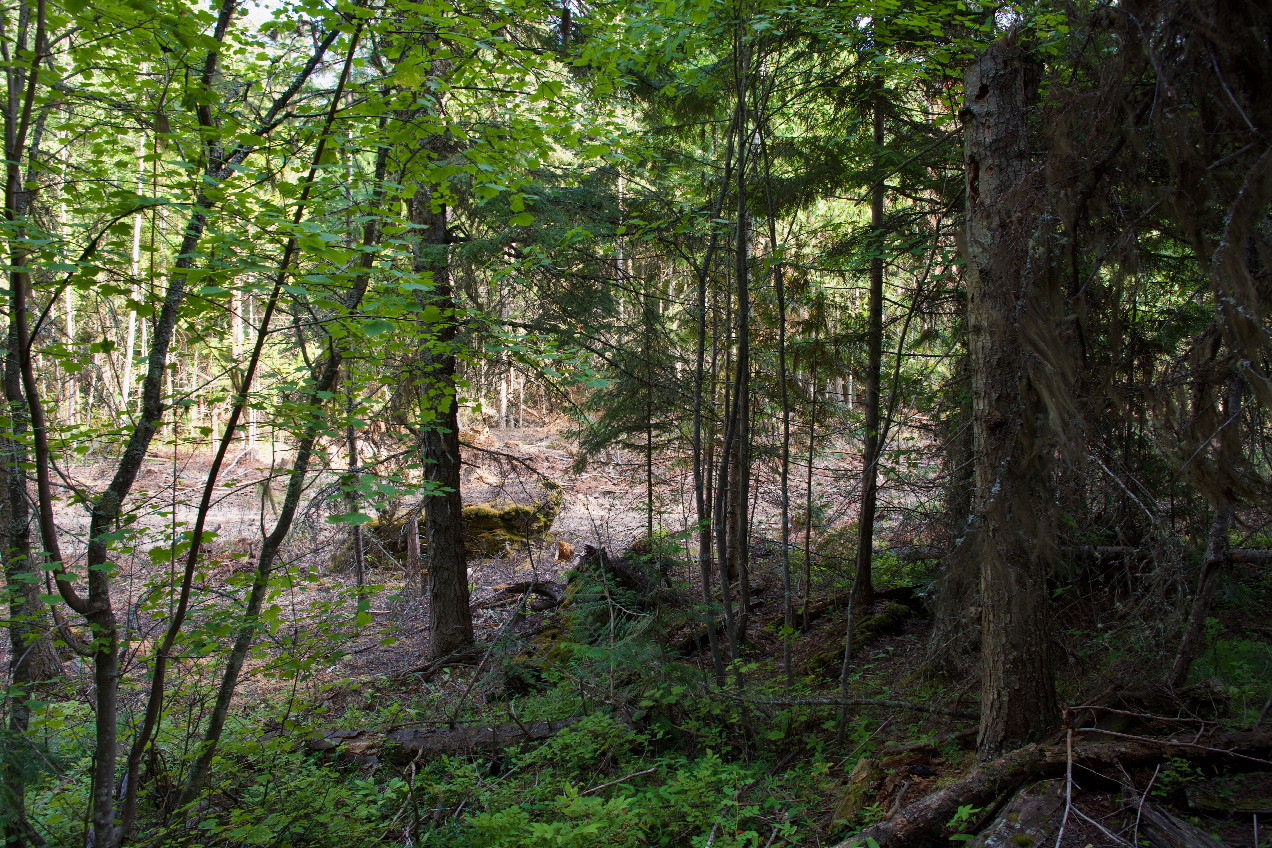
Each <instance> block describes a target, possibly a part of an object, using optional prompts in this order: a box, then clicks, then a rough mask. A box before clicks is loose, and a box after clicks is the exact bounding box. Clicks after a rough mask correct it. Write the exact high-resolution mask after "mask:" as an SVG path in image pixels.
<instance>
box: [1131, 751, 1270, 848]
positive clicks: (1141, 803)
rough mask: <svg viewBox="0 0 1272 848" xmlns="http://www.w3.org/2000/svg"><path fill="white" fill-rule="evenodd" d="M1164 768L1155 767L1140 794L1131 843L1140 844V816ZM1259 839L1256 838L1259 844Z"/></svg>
mask: <svg viewBox="0 0 1272 848" xmlns="http://www.w3.org/2000/svg"><path fill="white" fill-rule="evenodd" d="M1161 770H1162V766H1161V764H1160V763H1158V765H1157V768H1155V769H1153V776H1152V777H1150V778H1149V779H1148V788H1147V789H1145V790H1144V794H1143V795H1141V796H1140V799H1139V804H1138V805H1137V806H1136V808H1135V832H1134V833H1133V834H1132V836H1131V844H1132V845H1139V824H1140V816H1142V815H1144V802H1145V801H1147V800H1148V793H1150V792H1152V791H1153V781H1154V780H1156V779H1157V773H1158V772H1159V771H1161ZM1258 844H1259V843H1258V840H1255V845H1256V846H1257V845H1258Z"/></svg>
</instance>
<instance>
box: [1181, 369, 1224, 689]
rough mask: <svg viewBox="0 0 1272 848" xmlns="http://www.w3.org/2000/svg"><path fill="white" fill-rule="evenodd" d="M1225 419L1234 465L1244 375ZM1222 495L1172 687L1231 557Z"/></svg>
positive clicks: (1185, 667)
mask: <svg viewBox="0 0 1272 848" xmlns="http://www.w3.org/2000/svg"><path fill="white" fill-rule="evenodd" d="M1222 420H1223V421H1224V424H1223V426H1221V427H1220V428H1219V449H1220V456H1221V459H1220V461H1221V462H1222V463H1223V464H1224V465H1226V466H1228V467H1234V466H1235V464H1236V462H1237V458H1238V456H1239V455H1240V452H1241V441H1240V439H1241V378H1240V376H1237V375H1233V377H1232V379H1231V380H1230V381H1229V384H1228V395H1227V397H1225V398H1224V402H1223V419H1222ZM1219 497H1220V500H1219V502H1218V503H1217V504H1216V505H1215V515H1214V520H1213V521H1212V522H1211V525H1210V535H1209V538H1208V540H1207V543H1206V558H1205V561H1204V562H1202V564H1201V574H1200V575H1198V577H1197V593H1196V595H1195V596H1194V597H1193V603H1192V607H1191V609H1190V610H1189V613H1188V621H1187V623H1185V625H1184V633H1183V637H1182V638H1181V639H1180V642H1179V650H1178V651H1177V652H1176V653H1175V660H1174V662H1172V663H1171V668H1170V673H1169V674H1167V675H1166V685H1167V686H1169V687H1171V688H1172V689H1178V688H1179V687H1180V686H1183V685H1184V684H1185V683H1186V682H1187V681H1188V671H1189V670H1190V669H1191V668H1192V663H1193V660H1194V659H1195V658H1196V656H1197V650H1198V648H1199V647H1200V646H1201V637H1202V630H1203V629H1204V628H1205V624H1206V616H1207V615H1209V614H1210V604H1211V601H1212V600H1213V599H1214V596H1215V587H1216V586H1217V585H1218V583H1219V575H1220V573H1222V571H1223V566H1224V563H1226V562H1227V560H1228V528H1229V527H1231V526H1232V506H1231V504H1230V503H1229V502H1228V498H1227V497H1226V493H1225V492H1221V493H1220V496H1219Z"/></svg>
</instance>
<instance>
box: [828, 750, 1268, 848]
mask: <svg viewBox="0 0 1272 848" xmlns="http://www.w3.org/2000/svg"><path fill="white" fill-rule="evenodd" d="M1203 743H1204V744H1203ZM1269 749H1272V733H1230V734H1220V735H1215V736H1211V737H1208V738H1207V737H1203V738H1202V739H1197V740H1192V741H1183V740H1175V739H1150V738H1147V737H1140V738H1136V739H1130V740H1124V741H1119V742H1115V743H1107V742H1104V743H1102V742H1083V743H1080V744H1077V745H1074V747H1073V762H1074V764H1075V765H1080V766H1082V767H1084V768H1086V769H1089V770H1092V771H1101V770H1106V769H1110V768H1113V767H1115V766H1123V767H1133V766H1142V765H1151V764H1154V763H1159V762H1161V761H1163V760H1165V759H1166V758H1168V757H1181V758H1183V759H1187V760H1190V761H1193V762H1206V761H1238V760H1240V759H1249V758H1250V756H1251V755H1257V756H1266V753H1267V752H1268V751H1269ZM1067 763H1068V758H1067V754H1066V749H1065V746H1064V745H1063V744H1061V745H1048V746H1040V745H1026V746H1025V747H1023V748H1018V749H1017V750H1015V751H1012V752H1010V753H1008V754H1005V755H1003V756H1002V757H999V758H998V759H996V760H993V761H992V762H989V763H986V764H984V765H982V766H980V767H978V768H976V769H974V770H972V771H971V772H969V773H968V774H966V775H964V776H963V777H961V778H960V779H958V780H957V781H955V782H954V783H952V784H950V785H949V786H947V787H945V788H944V789H942V790H940V791H938V792H933V793H932V794H930V795H927V796H925V797H923V798H919V799H918V800H916V801H913V802H912V803H910V804H909V805H907V806H906V807H905V808H903V809H901V810H899V811H898V812H897V814H896V815H894V816H892V817H891V818H890V819H888V820H887V821H884V822H880V823H879V824H876V825H874V826H873V827H869V828H867V829H866V830H863V831H861V832H860V833H857V834H856V835H854V836H852V837H850V838H848V839H846V840H844V841H843V842H841V843H839V845H838V846H836V848H855V847H856V846H862V845H866V844H868V843H867V840H874V842H875V843H877V844H878V846H879V848H900V846H903V845H908V844H911V843H913V842H915V841H917V840H919V839H922V838H924V837H928V836H932V835H934V834H937V833H938V832H939V831H940V830H941V828H942V827H944V826H945V824H946V823H947V822H949V820H950V819H951V818H952V817H953V815H954V813H955V812H956V811H957V810H958V808H959V807H960V806H964V805H968V804H971V805H977V806H983V805H985V804H988V803H991V802H992V801H993V800H994V799H996V798H999V797H1001V796H1003V795H1005V794H1007V793H1009V792H1012V791H1014V790H1015V789H1016V788H1018V787H1019V786H1021V785H1023V784H1024V783H1025V782H1026V781H1030V780H1040V779H1042V778H1044V777H1053V776H1056V775H1059V774H1062V773H1063V772H1064V771H1065V768H1066V765H1067Z"/></svg>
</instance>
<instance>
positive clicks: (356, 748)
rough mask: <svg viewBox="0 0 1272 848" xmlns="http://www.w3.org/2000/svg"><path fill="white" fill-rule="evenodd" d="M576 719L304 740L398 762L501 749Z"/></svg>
mask: <svg viewBox="0 0 1272 848" xmlns="http://www.w3.org/2000/svg"><path fill="white" fill-rule="evenodd" d="M575 721H577V719H572V718H570V719H561V720H558V721H529V722H521V723H508V724H494V725H457V726H454V727H430V728H421V727H406V728H400V729H398V730H390V731H388V732H385V731H381V730H332V731H330V732H328V733H324V734H323V735H321V736H316V737H313V738H311V739H307V740H306V741H305V747H306V748H308V749H309V750H311V751H329V752H331V753H333V754H336V755H338V756H340V757H343V758H344V759H347V760H351V761H353V762H355V763H358V764H359V765H373V764H374V763H376V762H377V761H378V760H380V759H385V760H388V761H389V762H392V763H397V764H399V765H401V764H405V763H410V762H417V761H419V760H421V759H423V758H425V757H430V756H434V757H435V756H440V755H442V754H449V755H452V756H454V755H457V754H473V753H478V752H487V753H489V752H492V751H499V750H502V749H504V748H508V747H511V746H514V745H522V744H525V743H527V742H537V741H539V740H543V739H547V738H549V737H552V736H555V735H556V734H557V733H559V732H560V731H562V730H564V729H565V728H567V727H569V726H570V725H572V724H574V723H575Z"/></svg>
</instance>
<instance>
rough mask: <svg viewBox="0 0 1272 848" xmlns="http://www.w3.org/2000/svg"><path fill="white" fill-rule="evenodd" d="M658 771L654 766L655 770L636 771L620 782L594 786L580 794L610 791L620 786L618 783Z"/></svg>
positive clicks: (621, 778)
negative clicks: (616, 785) (610, 788)
mask: <svg viewBox="0 0 1272 848" xmlns="http://www.w3.org/2000/svg"><path fill="white" fill-rule="evenodd" d="M657 770H658V767H657V766H654V767H653V768H647V769H645V770H644V771H634V772H632V773H631V774H629V775H627V776H626V777H620V778H619V779H618V780H611V781H610V782H609V783H602V784H601V785H600V786H593V787H592V788H591V789H588V790H587V791H586V792H580V793H579V794H580V795H591V794H592V793H593V792H600V791H601V790H602V789H608V788H609V787H611V786H614V785H615V784H618V783H622V782H623V781H625V780H631V779H632V778H633V777H640V776H641V775H642V774H649V773H650V772H651V771H657Z"/></svg>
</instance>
